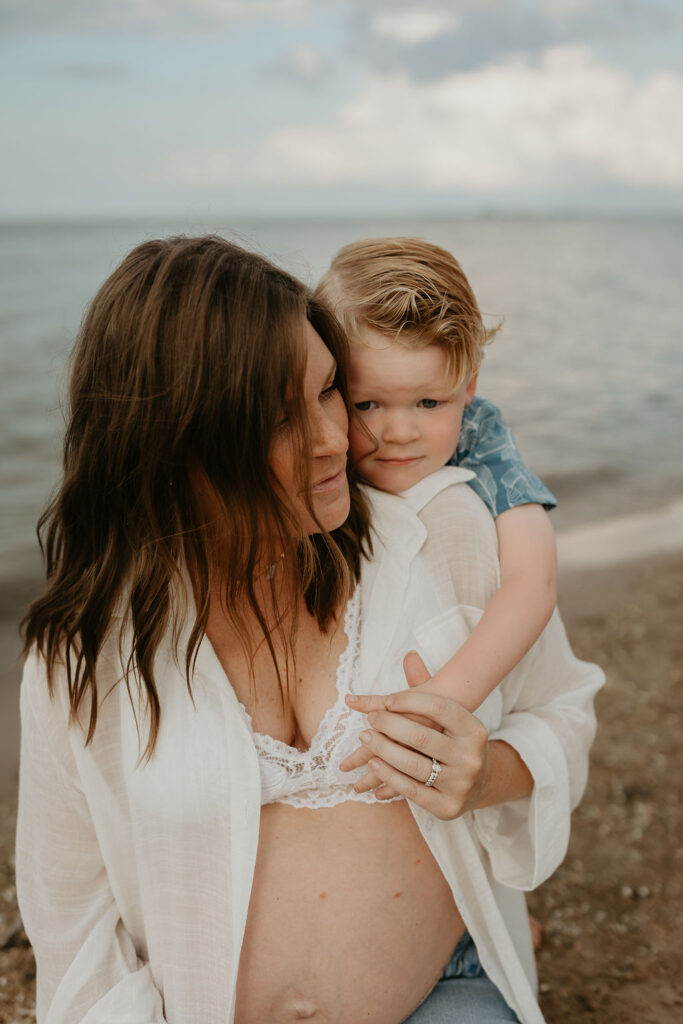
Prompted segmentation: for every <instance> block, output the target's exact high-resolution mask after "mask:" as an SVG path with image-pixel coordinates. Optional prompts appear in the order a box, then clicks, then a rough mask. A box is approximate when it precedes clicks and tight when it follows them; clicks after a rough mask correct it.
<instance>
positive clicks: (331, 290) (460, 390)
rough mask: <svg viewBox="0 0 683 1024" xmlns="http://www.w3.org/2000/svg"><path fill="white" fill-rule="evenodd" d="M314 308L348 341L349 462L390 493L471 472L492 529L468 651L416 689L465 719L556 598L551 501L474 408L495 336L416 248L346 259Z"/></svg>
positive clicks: (530, 639) (448, 267) (376, 245)
mask: <svg viewBox="0 0 683 1024" xmlns="http://www.w3.org/2000/svg"><path fill="white" fill-rule="evenodd" d="M317 294H318V295H319V296H320V297H322V298H323V299H324V300H325V301H326V302H327V304H328V305H329V306H331V308H332V309H333V310H334V311H335V312H336V314H337V316H338V318H339V319H340V321H341V322H342V324H343V325H344V326H345V328H346V331H347V333H348V336H349V338H350V341H351V365H350V389H351V397H352V401H353V403H354V405H355V407H356V410H357V413H358V417H357V422H355V423H352V424H351V427H350V432H349V439H350V451H351V455H352V456H353V457H354V459H355V460H356V463H357V465H358V468H359V471H360V473H361V475H362V476H363V477H364V479H365V480H366V481H367V482H368V483H369V484H372V485H373V486H374V487H377V488H379V489H381V490H384V491H390V492H393V493H398V492H400V491H405V490H407V489H408V488H409V487H412V486H413V485H414V484H417V483H419V481H420V480H423V479H424V478H425V477H426V476H427V475H428V474H430V473H433V472H434V471H436V470H437V469H440V468H441V467H442V466H444V465H446V464H447V463H450V464H453V465H458V466H461V467H465V468H468V469H472V470H474V472H475V473H476V477H475V478H474V479H472V480H471V481H469V483H470V486H471V487H472V488H473V489H474V490H475V491H476V493H477V494H478V495H479V496H480V497H481V498H482V500H483V501H484V502H485V503H486V505H487V506H488V508H489V510H490V512H491V514H492V515H493V516H494V517H495V521H496V530H497V533H498V546H499V557H500V587H499V589H498V590H497V591H496V593H495V594H494V595H493V597H492V598H491V600H490V602H489V604H488V606H487V608H486V610H485V612H484V614H483V616H482V618H481V620H480V621H479V623H478V624H477V626H476V628H475V629H474V630H473V632H472V634H471V635H470V637H469V638H468V640H467V641H466V643H465V644H463V646H462V647H461V648H460V649H459V650H458V652H457V653H456V654H455V655H454V656H453V657H452V658H451V659H450V661H449V662H448V663H447V664H446V665H444V666H443V668H441V669H440V670H439V671H438V672H437V673H436V674H435V675H434V676H433V677H432V678H431V679H430V680H429V681H428V682H427V683H426V684H424V685H423V688H424V689H426V690H428V691H429V692H438V693H442V694H445V695H447V696H448V697H451V698H453V699H454V700H456V701H458V703H460V704H462V705H463V706H464V707H465V708H467V709H468V710H470V711H473V710H474V709H475V708H477V707H478V706H479V705H480V704H481V703H482V702H483V701H484V700H485V698H486V697H487V696H488V695H489V693H491V691H492V690H493V689H494V688H495V687H496V686H497V685H498V684H499V683H500V682H501V681H502V679H503V678H504V677H505V676H506V675H507V674H508V672H510V671H511V670H512V669H513V668H514V666H515V665H516V664H517V663H518V662H519V661H520V660H521V658H522V657H523V656H524V655H525V654H526V653H527V651H528V650H529V649H530V648H531V646H532V645H533V643H534V641H535V640H536V639H537V638H538V636H539V635H540V633H541V632H542V630H543V628H544V627H545V625H546V623H547V622H548V620H549V618H550V616H551V614H552V612H553V609H554V607H555V603H556V598H557V584H556V578H557V560H556V552H555V538H554V534H553V530H552V527H551V525H550V520H549V518H548V516H547V514H546V511H545V509H549V508H552V507H553V506H554V505H555V499H554V498H553V496H552V494H551V493H550V492H549V491H548V490H547V489H546V488H545V487H544V485H543V484H542V483H541V481H540V480H538V478H537V477H535V476H534V475H533V473H531V472H530V471H529V470H528V469H527V467H526V466H525V465H524V463H523V462H522V459H521V456H520V454H519V452H518V451H517V448H516V445H515V442H514V439H513V437H512V434H511V432H510V430H509V429H508V427H507V426H506V425H505V423H504V422H503V420H502V417H501V415H500V412H499V411H498V409H497V408H496V406H495V405H493V403H491V402H489V401H487V400H485V399H481V398H477V397H475V388H476V383H477V373H478V370H479V366H480V364H481V360H482V356H483V349H484V346H485V345H486V343H487V342H488V341H490V340H491V338H492V337H493V335H494V334H495V333H496V331H495V330H487V329H486V328H485V326H484V323H483V321H482V317H481V313H480V311H479V307H478V305H477V302H476V299H475V297H474V294H473V292H472V289H471V288H470V285H469V282H468V281H467V278H466V277H465V275H464V274H463V272H462V269H461V268H460V265H459V264H458V262H457V260H456V259H455V258H454V257H453V256H452V255H451V254H450V253H449V252H446V251H445V250H444V249H441V248H439V247H438V246H436V245H431V244H429V243H428V242H425V241H422V240H421V239H417V238H386V239H370V240H367V241H362V242H356V243H354V244H352V245H348V246H346V247H345V248H344V249H342V250H341V251H340V252H339V253H338V255H337V256H336V257H335V259H334V260H333V262H332V265H331V267H330V269H329V271H328V272H327V273H326V274H325V276H324V277H323V279H322V281H321V282H320V285H319V286H318V290H317ZM496 330H497V329H496ZM389 795H394V794H393V790H391V791H390V792H389V791H388V787H386V786H384V787H383V792H382V797H387V796H389Z"/></svg>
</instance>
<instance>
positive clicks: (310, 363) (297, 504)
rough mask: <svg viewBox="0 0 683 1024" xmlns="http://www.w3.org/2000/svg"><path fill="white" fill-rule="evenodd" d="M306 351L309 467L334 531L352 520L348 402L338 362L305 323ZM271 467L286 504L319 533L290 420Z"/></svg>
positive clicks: (316, 501) (315, 497)
mask: <svg viewBox="0 0 683 1024" xmlns="http://www.w3.org/2000/svg"><path fill="white" fill-rule="evenodd" d="M304 331H305V345H306V351H307V361H306V372H305V375H304V382H303V391H304V394H303V399H304V404H305V407H306V414H307V416H308V424H309V429H310V432H311V448H312V455H313V464H312V465H311V467H310V480H311V500H312V505H313V510H314V511H315V514H316V516H317V517H318V521H319V522H320V524H321V526H323V527H324V528H325V529H326V530H328V531H329V530H335V529H336V528H337V527H338V526H341V524H342V523H343V522H344V521H345V519H346V517H347V516H348V514H349V506H350V498H349V485H348V481H347V479H346V451H347V449H348V447H349V442H348V437H347V433H348V426H349V422H348V417H347V415H346V406H345V405H344V399H343V398H342V396H341V394H340V393H339V389H338V388H337V385H336V382H335V375H336V369H337V366H336V363H335V360H334V356H333V355H332V353H331V352H330V350H329V349H328V348H327V346H326V345H325V343H324V342H323V340H322V338H321V337H320V335H319V334H318V333H317V331H315V329H314V328H313V327H312V326H311V324H310V323H308V321H306V322H305V326H304ZM270 467H271V469H272V471H273V473H274V475H275V477H276V479H277V482H278V484H279V486H280V491H281V494H282V497H283V499H284V500H285V501H286V503H287V505H288V507H289V508H290V509H291V511H292V512H293V513H294V515H295V516H296V517H297V518H298V520H299V522H300V523H301V526H302V528H303V529H304V531H305V532H306V533H307V534H312V533H317V532H318V529H319V528H318V526H317V525H316V523H315V522H314V520H313V519H312V517H311V515H310V513H309V511H308V509H307V508H306V502H305V500H304V492H303V490H302V483H301V472H300V466H299V456H298V451H297V446H296V443H295V439H294V438H293V436H292V431H291V428H290V427H289V425H288V423H287V421H286V420H284V421H283V422H282V424H281V425H280V426H279V427H278V429H277V431H276V433H275V439H274V442H273V445H272V448H271V451H270Z"/></svg>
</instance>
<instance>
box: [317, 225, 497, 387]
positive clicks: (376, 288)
mask: <svg viewBox="0 0 683 1024" xmlns="http://www.w3.org/2000/svg"><path fill="white" fill-rule="evenodd" d="M316 297H317V298H320V299H322V300H323V301H324V302H325V303H326V304H327V305H328V306H329V307H331V309H332V311H333V312H334V313H335V314H336V316H337V318H338V319H339V320H340V321H341V323H342V325H343V327H344V328H345V330H346V333H347V334H348V336H349V339H350V341H351V342H358V341H359V331H360V330H362V329H363V328H364V327H370V328H374V329H375V330H377V331H380V332H381V333H382V334H386V335H387V336H388V337H390V338H391V339H392V341H395V342H396V343H397V344H399V345H402V346H403V347H404V348H409V349H420V348H426V347H427V346H428V345H438V346H439V347H440V348H443V349H444V350H445V352H446V355H447V357H448V370H449V374H450V375H451V377H452V380H453V387H454V388H455V387H457V386H458V385H459V384H460V383H461V382H462V381H464V380H469V379H470V378H471V377H472V376H473V375H474V374H475V373H476V372H477V370H478V369H479V367H480V365H481V361H482V358H483V355H484V351H483V350H484V346H485V345H486V344H487V343H488V342H489V341H490V340H491V339H492V338H493V336H494V335H495V334H496V332H497V331H498V329H499V327H500V324H498V325H497V326H496V327H494V328H492V329H488V328H486V327H485V326H484V321H483V320H482V316H481V313H480V311H479V306H478V305H477V300H476V299H475V297H474V293H473V291H472V289H471V287H470V284H469V281H468V280H467V278H466V277H465V274H464V273H463V270H462V267H461V266H460V264H459V263H458V261H457V260H456V259H455V257H454V256H453V255H451V253H450V252H448V251H447V250H446V249H441V248H440V247H439V246H438V245H432V243H431V242H425V241H424V240H423V239H422V238H368V239H365V240H364V241H360V242H353V243H352V244H351V245H346V246H344V248H343V249H340V251H339V252H338V253H337V255H336V256H335V257H334V259H333V260H332V264H331V266H330V269H329V270H328V271H327V273H326V274H325V275H324V276H323V278H322V280H321V281H320V284H319V285H318V287H317V289H316Z"/></svg>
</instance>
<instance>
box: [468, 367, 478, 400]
mask: <svg viewBox="0 0 683 1024" xmlns="http://www.w3.org/2000/svg"><path fill="white" fill-rule="evenodd" d="M478 379H479V371H478V370H477V372H476V373H474V374H472V376H471V377H470V379H469V382H468V384H467V388H466V390H465V405H469V404H470V402H471V401H472V399H473V398H474V395H475V393H476V390H477V380H478Z"/></svg>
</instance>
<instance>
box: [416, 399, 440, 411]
mask: <svg viewBox="0 0 683 1024" xmlns="http://www.w3.org/2000/svg"><path fill="white" fill-rule="evenodd" d="M417 404H418V405H420V406H422V408H423V409H436V407H437V405H440V402H439V400H438V399H437V398H421V399H420V401H419V402H418V403H417Z"/></svg>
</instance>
